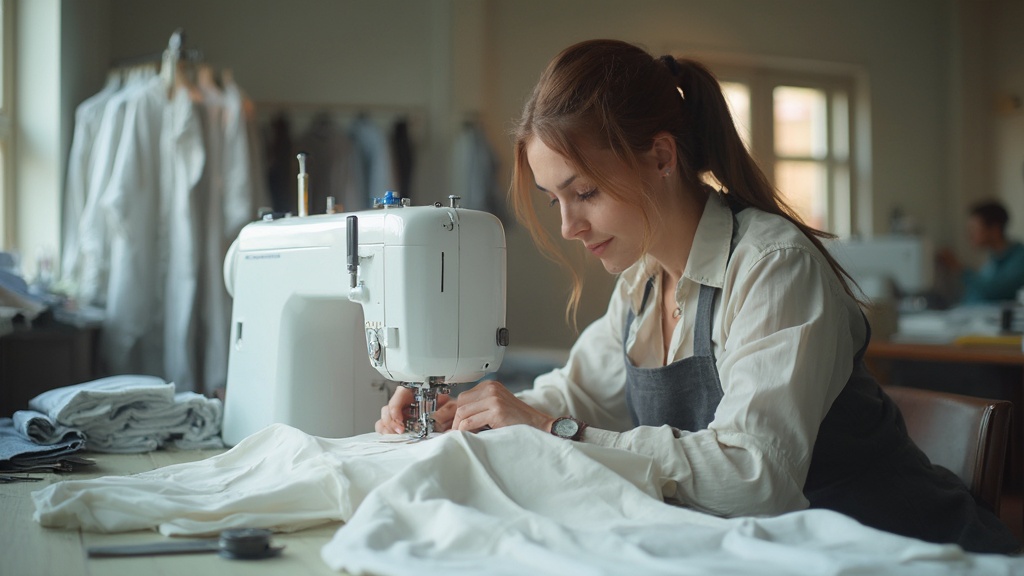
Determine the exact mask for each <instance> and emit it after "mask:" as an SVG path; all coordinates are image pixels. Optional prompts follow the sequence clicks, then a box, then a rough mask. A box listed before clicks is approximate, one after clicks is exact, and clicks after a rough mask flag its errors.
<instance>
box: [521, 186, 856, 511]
mask: <svg viewBox="0 0 1024 576" xmlns="http://www.w3.org/2000/svg"><path fill="white" fill-rule="evenodd" d="M736 223H737V225H738V227H739V229H738V234H737V235H738V241H737V244H736V248H735V252H734V253H733V255H732V258H731V259H730V258H729V256H728V255H729V245H730V241H731V238H732V232H733V216H732V212H731V211H730V209H729V207H728V206H727V205H726V203H725V201H724V199H723V198H722V197H720V196H719V195H718V194H712V195H711V196H710V198H709V199H708V202H707V204H706V207H705V210H704V213H703V216H702V218H701V221H700V224H699V226H698V228H697V232H696V236H695V237H694V245H693V249H692V250H691V251H690V258H689V261H688V262H687V265H686V269H685V271H684V273H683V277H682V278H681V279H680V281H679V284H678V286H677V287H676V294H675V300H676V304H677V305H678V306H679V307H680V308H681V309H682V317H681V318H680V321H679V323H678V326H677V327H676V330H675V332H674V334H673V336H672V342H671V346H670V348H669V357H670V359H671V360H670V361H675V360H678V359H681V358H685V357H689V356H692V355H693V326H694V321H695V317H696V309H697V296H698V293H699V292H700V290H699V284H707V285H711V286H715V287H718V288H721V290H720V291H719V292H718V296H717V297H716V299H715V306H714V318H713V320H712V342H713V351H714V355H715V359H716V363H717V366H718V371H719V375H720V378H721V383H722V388H723V391H724V397H723V398H722V400H721V403H720V404H719V406H718V409H717V411H716V412H715V417H714V420H713V421H712V422H711V424H710V425H709V426H708V428H707V429H706V430H701V431H697V432H685V431H678V430H673V429H671V428H670V427H668V426H662V427H650V426H644V427H637V428H635V429H631V428H632V422H631V421H630V417H629V413H628V409H627V407H626V400H625V378H626V376H625V364H624V362H625V361H624V357H623V346H622V343H623V336H624V334H625V330H626V326H625V321H626V313H627V311H628V310H629V308H630V307H632V308H633V310H638V309H639V308H640V302H641V299H642V296H643V291H644V286H645V284H646V282H647V279H648V278H649V277H650V276H651V275H652V274H654V275H655V278H656V279H655V282H654V286H655V287H654V289H653V290H652V292H651V294H650V298H649V300H648V305H647V306H646V308H645V310H644V311H643V313H641V314H640V315H639V317H638V318H637V319H636V320H635V321H634V323H633V325H632V326H630V327H629V339H628V341H627V344H626V349H627V353H628V354H629V356H630V358H631V359H632V361H633V363H634V364H635V365H637V366H639V367H645V368H651V367H658V366H661V365H662V364H663V362H662V354H663V352H662V351H663V349H664V345H663V339H662V332H661V314H662V309H663V307H662V306H661V305H660V303H661V302H662V299H661V292H660V290H659V286H660V275H658V273H657V271H653V270H648V269H647V268H646V267H645V263H644V262H642V261H641V262H640V263H638V264H636V265H634V266H633V267H632V268H630V269H629V270H627V271H626V272H624V273H623V274H622V276H621V278H620V280H619V282H618V284H617V286H616V288H615V291H614V293H613V294H612V297H611V301H610V303H609V305H608V311H607V313H606V314H605V315H604V316H603V317H602V318H600V319H599V320H597V321H596V322H595V323H594V324H592V325H591V326H589V327H588V328H587V329H586V330H585V331H584V332H583V333H582V334H581V336H580V338H579V340H578V341H577V342H576V344H575V345H574V346H573V349H572V351H571V353H570V357H569V361H568V364H567V365H566V366H565V367H564V368H561V369H558V370H555V371H553V372H551V373H549V374H546V375H542V376H540V377H539V378H537V380H536V381H535V383H534V388H533V389H532V390H527V391H524V392H522V393H520V397H521V398H523V399H524V400H525V401H526V402H527V403H529V404H531V405H533V406H535V407H537V408H539V409H541V410H543V411H545V412H547V413H549V414H551V415H563V414H571V415H574V416H576V417H578V418H581V419H583V420H584V421H586V422H588V423H589V424H590V425H591V426H592V427H591V428H588V429H587V431H586V433H585V435H584V440H585V441H587V442H594V443H598V444H602V445H606V446H614V447H618V448H624V449H628V450H633V451H636V452H639V453H641V454H645V455H648V456H650V457H652V458H653V459H654V460H655V461H656V462H658V463H659V464H660V465H661V469H662V471H661V473H662V477H663V479H664V480H665V481H673V482H674V483H675V485H676V487H677V490H676V492H675V493H674V494H673V493H670V494H672V495H673V496H674V497H675V498H677V499H678V500H680V501H681V502H683V503H685V504H687V505H690V506H694V507H696V508H699V509H702V510H706V511H710V512H713V513H715V514H719V515H723V516H733V515H749V514H780V513H783V512H788V511H793V510H800V509H803V508H806V506H807V500H806V499H805V498H804V495H803V485H804V480H805V478H806V476H807V470H808V467H809V465H810V457H811V452H812V447H813V444H814V439H815V438H816V437H817V433H818V427H819V425H820V423H821V421H822V419H823V418H824V417H825V414H826V413H827V411H828V409H829V407H830V406H831V404H832V402H833V400H835V398H836V396H838V394H839V392H840V391H841V390H842V388H843V386H844V385H845V384H846V382H847V380H848V379H849V377H850V374H851V372H852V369H853V358H854V355H855V354H856V352H857V351H858V350H859V349H860V348H861V346H863V344H864V342H865V339H866V329H865V325H864V322H863V319H862V316H861V311H860V309H859V307H858V305H857V303H856V302H855V301H854V300H853V299H852V298H851V297H849V296H848V295H847V294H846V293H845V292H844V291H843V288H842V286H841V285H840V283H839V280H838V279H837V278H836V276H835V274H833V273H832V271H831V269H830V268H829V265H828V263H827V262H826V261H825V258H824V257H823V256H822V254H821V253H820V252H819V251H818V250H817V249H815V248H814V246H813V244H811V242H810V241H809V240H808V239H807V238H806V237H805V236H804V235H803V234H802V233H801V232H800V231H799V230H798V229H797V228H796V227H795V226H794V225H793V224H791V223H789V222H788V221H787V220H785V219H783V218H781V217H778V216H773V215H769V214H767V213H765V212H761V211H759V210H755V209H752V208H750V209H747V210H743V211H741V212H740V213H739V214H737V216H736ZM650 268H654V267H653V266H651V267H650ZM696 471H699V473H697V472H696Z"/></svg>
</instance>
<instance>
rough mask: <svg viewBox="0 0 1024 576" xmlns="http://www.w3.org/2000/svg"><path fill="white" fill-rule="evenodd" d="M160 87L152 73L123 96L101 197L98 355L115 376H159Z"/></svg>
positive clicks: (163, 94) (163, 99)
mask: <svg viewBox="0 0 1024 576" xmlns="http://www.w3.org/2000/svg"><path fill="white" fill-rule="evenodd" d="M166 105H167V88H166V87H165V85H164V83H163V81H162V80H161V79H160V78H159V77H153V78H150V79H149V80H147V81H146V83H145V85H144V87H143V88H142V89H141V90H139V92H138V93H137V94H136V95H134V97H130V98H128V101H127V104H126V108H125V115H124V126H123V128H122V134H121V137H120V140H119V142H118V146H117V152H116V157H115V160H114V166H113V170H112V171H111V174H110V180H109V182H108V183H107V186H106V189H105V190H104V191H103V195H102V197H101V199H100V204H101V206H102V209H103V210H104V212H105V214H106V218H107V227H108V230H109V234H110V273H109V278H108V285H107V298H106V303H107V304H106V307H107V315H106V318H105V319H104V322H103V332H102V336H101V339H100V352H101V355H102V357H103V361H104V363H105V365H106V367H107V369H108V370H109V372H111V373H114V374H125V373H131V372H142V373H145V374H161V373H162V372H163V369H164V365H163V341H164V324H163V319H164V315H163V314H162V313H161V312H160V311H162V309H163V300H164V297H165V294H164V286H163V276H162V275H161V274H160V270H162V268H163V265H164V264H165V263H166V259H167V256H166V253H164V254H161V253H160V252H159V248H158V247H159V246H161V245H163V244H164V243H165V242H166V240H167V238H166V232H165V231H164V230H165V228H163V225H164V223H163V222H162V221H161V218H160V217H161V216H162V214H161V196H160V190H161V178H162V173H161V154H160V132H161V130H162V128H163V126H162V124H163V119H164V108H165V107H166Z"/></svg>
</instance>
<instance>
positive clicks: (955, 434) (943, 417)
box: [885, 386, 1013, 515]
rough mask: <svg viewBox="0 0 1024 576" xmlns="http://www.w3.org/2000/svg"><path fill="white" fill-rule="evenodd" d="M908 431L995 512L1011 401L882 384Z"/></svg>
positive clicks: (933, 460)
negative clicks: (901, 414) (900, 414)
mask: <svg viewBox="0 0 1024 576" xmlns="http://www.w3.org/2000/svg"><path fill="white" fill-rule="evenodd" d="M885 393H886V394H888V395H889V397H890V398H892V399H893V401H894V402H895V403H896V405H897V406H899V409H900V412H902V413H903V420H904V421H905V422H906V424H907V433H908V434H909V435H910V438H911V439H912V440H913V441H914V443H916V444H917V445H918V447H919V448H921V450H922V451H923V452H924V453H925V454H926V455H927V456H928V458H929V459H930V460H931V461H932V463H934V464H938V465H939V466H942V467H944V468H947V469H949V470H951V471H952V472H953V473H955V474H956V475H957V476H959V477H960V479H961V480H963V481H964V483H965V484H967V488H968V489H969V490H970V491H971V494H973V495H974V497H975V498H976V499H977V500H978V501H979V502H981V503H982V504H983V505H984V506H986V507H987V508H988V509H989V510H991V511H993V512H995V513H996V515H999V513H1000V502H1001V500H1002V494H1003V469H1004V467H1005V464H1006V451H1007V446H1008V444H1009V437H1010V415H1011V411H1012V408H1013V405H1012V404H1011V403H1010V402H1008V401H1006V400H990V399H987V398H977V397H973V396H963V395H960V394H949V393H946V392H936V391H932V390H923V389H919V388H908V387H903V386H887V387H885Z"/></svg>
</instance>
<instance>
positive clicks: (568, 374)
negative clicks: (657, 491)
mask: <svg viewBox="0 0 1024 576" xmlns="http://www.w3.org/2000/svg"><path fill="white" fill-rule="evenodd" d="M628 303H629V298H628V294H627V288H626V287H625V285H624V282H623V281H622V280H621V279H620V280H619V281H618V282H617V283H616V286H615V289H614V290H613V291H612V296H611V301H610V302H609V304H608V311H607V312H605V314H604V316H602V317H601V318H598V319H597V320H596V321H595V322H594V323H593V324H591V325H590V326H588V327H587V328H586V329H585V330H584V331H583V333H582V334H580V337H579V338H578V339H577V340H576V343H575V344H573V347H572V349H571V350H570V352H569V360H568V362H567V363H566V365H565V366H564V367H562V368H558V369H556V370H553V371H551V372H549V373H547V374H542V375H540V376H538V377H537V378H536V379H535V380H534V383H533V388H531V389H529V390H524V391H522V392H519V393H518V397H519V398H520V399H522V400H523V401H524V402H526V403H527V404H529V405H530V406H533V407H534V408H536V409H538V410H540V411H542V412H544V413H546V414H549V415H551V416H574V417H576V418H579V419H581V420H583V421H584V422H587V423H588V424H589V425H591V426H599V427H602V428H606V429H608V430H616V431H622V430H627V429H629V428H631V427H632V422H631V420H630V418H629V413H628V411H627V408H626V395H625V386H626V368H625V356H624V352H623V346H622V339H623V330H624V326H625V321H626V318H625V316H626V313H627V310H628V306H629V304H628Z"/></svg>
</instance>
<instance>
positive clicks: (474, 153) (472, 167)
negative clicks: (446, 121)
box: [452, 122, 509, 224]
mask: <svg viewBox="0 0 1024 576" xmlns="http://www.w3.org/2000/svg"><path fill="white" fill-rule="evenodd" d="M452 159H453V168H452V189H453V190H454V193H455V194H458V195H459V196H461V197H462V200H461V204H462V207H463V208H469V209H472V210H481V211H484V212H490V213H491V214H494V215H495V216H497V217H498V218H499V219H500V220H501V221H502V222H503V223H505V224H508V220H509V219H508V214H507V211H506V209H505V201H504V198H502V193H501V189H500V186H499V185H498V159H497V156H496V155H495V154H494V150H493V149H492V148H491V145H490V143H488V141H487V136H486V135H485V134H484V133H483V130H481V129H480V127H479V126H478V125H477V124H476V123H473V122H467V123H466V124H465V125H464V126H463V128H462V131H461V132H459V135H458V137H457V138H456V139H455V147H454V151H453V153H452Z"/></svg>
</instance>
